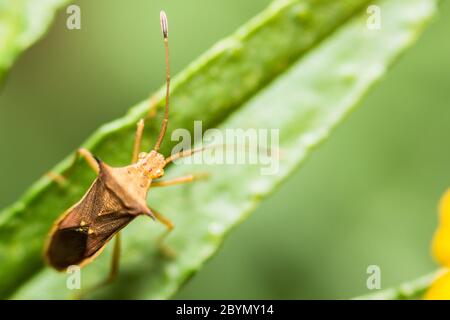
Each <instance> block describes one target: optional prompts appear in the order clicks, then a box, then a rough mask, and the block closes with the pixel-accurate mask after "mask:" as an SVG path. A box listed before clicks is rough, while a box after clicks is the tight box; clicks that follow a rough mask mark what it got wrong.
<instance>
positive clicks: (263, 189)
mask: <svg viewBox="0 0 450 320" xmlns="http://www.w3.org/2000/svg"><path fill="white" fill-rule="evenodd" d="M369 3H372V1H363V0H343V1H335V0H322V1H317V0H304V1H299V0H283V1H281V0H280V1H275V2H274V3H273V4H272V5H271V6H269V8H267V9H266V10H265V11H264V12H262V13H261V14H260V15H258V16H257V17H256V18H254V19H253V20H252V21H250V22H249V23H248V24H246V25H245V26H243V27H242V28H241V29H239V30H238V31H237V32H236V33H235V34H234V35H232V36H231V37H229V38H228V39H225V40H224V41H221V42H219V43H218V44H217V45H216V46H215V47H214V48H212V49H211V50H210V51H208V52H207V53H206V54H205V55H204V56H202V57H201V58H199V60H198V61H196V62H194V63H193V64H192V65H191V66H190V67H188V68H187V69H186V70H185V71H184V72H182V73H181V74H180V75H179V76H177V77H176V79H175V81H174V88H173V91H172V92H173V93H172V96H171V98H172V105H173V108H172V110H171V121H170V126H169V132H171V131H172V130H173V129H176V128H187V129H188V130H189V131H191V132H192V130H193V122H194V121H195V120H200V121H202V124H203V129H204V130H206V129H208V128H214V127H216V128H219V129H221V130H225V129H226V128H243V129H247V128H265V129H279V139H280V149H281V157H280V159H279V160H280V161H279V170H278V172H277V174H275V175H261V172H260V169H261V167H262V165H261V166H256V165H246V166H243V165H221V166H196V165H185V166H178V165H177V166H171V167H170V168H168V170H167V173H168V175H169V176H171V177H175V176H180V175H182V174H184V173H187V172H193V171H194V172H195V171H197V172H198V171H207V172H209V173H211V178H210V179H209V180H208V181H205V182H198V183H195V184H191V185H185V186H176V187H170V188H164V189H154V190H151V192H150V196H149V199H148V202H149V204H150V206H152V207H154V208H156V209H158V211H161V212H163V213H164V214H165V215H167V216H168V217H169V218H170V219H172V220H173V221H174V222H175V224H176V227H175V230H174V231H173V233H172V234H171V235H170V236H169V237H168V238H167V245H168V246H169V247H170V248H171V249H172V250H174V251H175V252H176V254H177V255H176V258H175V259H173V260H168V259H165V258H163V257H161V256H160V255H159V251H158V249H157V246H156V245H155V242H156V239H157V237H158V236H159V235H160V234H161V233H162V232H163V230H164V228H163V227H162V226H161V225H159V224H156V223H152V222H151V221H149V220H148V219H145V218H144V217H142V219H141V218H138V219H137V220H136V221H134V222H133V223H132V224H130V225H129V226H128V227H127V228H126V229H125V231H124V234H123V240H124V241H123V255H122V258H123V259H122V263H121V272H120V276H119V279H118V281H116V282H115V283H114V284H113V285H110V286H108V287H106V288H104V289H103V290H101V291H98V292H96V293H95V295H94V296H95V297H97V298H98V297H101V298H141V299H142V298H145V299H153V298H160V299H164V298H168V297H170V296H172V295H173V294H174V293H175V292H176V291H177V289H178V288H179V286H180V285H181V284H182V283H184V282H185V281H186V280H187V279H188V278H189V277H190V276H192V275H193V274H194V273H195V272H196V271H197V270H199V268H200V267H201V266H202V264H203V263H204V262H205V261H206V260H207V259H208V258H209V257H211V255H212V254H214V252H215V251H216V250H217V249H218V247H219V246H220V244H221V243H222V241H223V239H224V237H225V235H226V234H227V233H228V232H229V231H230V230H231V229H232V228H233V227H235V226H236V225H237V224H239V223H240V222H242V221H243V220H244V219H245V218H246V217H247V216H248V215H249V214H250V212H251V211H252V209H253V208H254V207H255V206H256V205H257V204H258V203H259V201H260V200H261V198H262V197H264V196H266V195H267V194H269V193H270V192H271V191H273V189H274V188H275V187H276V186H277V185H278V184H279V183H280V182H281V181H282V180H283V179H285V178H286V177H287V176H288V175H289V174H290V173H291V172H292V171H293V170H294V169H295V168H296V167H297V166H298V165H299V164H300V163H301V162H302V161H303V160H304V159H305V157H306V156H307V155H308V154H309V152H310V151H311V150H312V148H313V147H315V146H316V145H317V144H318V143H320V142H321V141H323V140H324V139H325V138H326V137H327V136H328V135H329V134H330V131H331V129H333V128H334V127H335V126H336V125H337V124H338V123H339V122H340V121H342V119H343V118H344V117H345V116H346V115H347V114H348V113H349V111H350V110H351V109H352V108H353V107H354V106H355V105H356V104H357V103H358V102H360V100H361V99H362V97H363V96H364V94H365V93H366V92H367V91H368V89H369V88H370V87H371V86H372V85H373V84H374V83H375V82H376V81H377V80H378V79H380V78H381V76H382V75H383V74H384V73H385V71H386V70H387V68H388V67H389V66H390V65H391V64H392V62H393V61H394V60H395V58H396V57H398V55H399V54H400V53H402V52H403V51H404V50H405V49H406V48H407V47H408V46H409V45H410V44H411V43H412V42H413V41H414V40H415V39H416V37H417V36H418V34H419V32H420V31H421V30H422V28H423V26H424V25H425V22H427V21H428V20H429V18H430V17H431V16H432V15H433V13H434V12H435V10H436V4H437V0H412V1H408V4H407V5H406V4H405V3H404V2H400V1H392V0H391V1H380V2H378V5H379V6H380V7H381V9H382V19H383V20H382V28H381V30H368V28H367V27H366V20H367V17H368V15H367V13H366V8H367V6H368V4H369ZM172 32H182V31H177V30H172ZM174 58H175V59H176V57H174ZM157 97H158V100H159V101H160V103H159V104H158V108H161V107H162V98H163V90H160V91H159V92H158V93H157ZM147 105H148V102H147V101H145V102H143V103H141V104H139V105H138V106H136V107H135V108H132V109H131V111H130V112H129V114H128V115H127V116H125V117H124V118H122V119H119V120H117V121H115V122H113V123H110V124H108V125H105V126H103V127H102V128H100V129H99V130H98V131H97V132H96V133H95V134H94V135H93V136H92V137H91V138H90V139H89V140H88V141H87V142H86V144H85V145H84V146H85V147H87V148H89V149H90V150H91V151H92V152H93V153H94V154H96V155H98V156H99V157H100V158H102V159H103V160H104V161H106V162H107V163H110V164H112V165H116V166H118V165H124V164H126V163H127V162H129V158H130V152H131V147H132V143H133V132H134V127H135V123H136V121H137V120H138V119H139V118H140V117H142V116H143V115H145V114H146V113H147ZM160 120H161V114H158V116H157V117H156V119H154V120H152V121H148V126H147V130H146V133H145V137H146V140H145V146H146V148H149V147H150V146H151V145H152V142H154V138H155V137H156V135H157V132H158V130H159V126H160ZM149 137H152V139H150V138H149ZM175 143H176V142H173V141H172V142H170V143H169V139H166V142H165V145H164V148H163V150H162V151H163V153H165V154H168V153H169V152H170V150H171V148H172V147H173V146H174V145H175ZM69 162H70V159H69V158H68V159H66V160H65V161H64V162H62V163H61V164H60V165H59V166H58V167H57V168H56V169H55V171H56V172H65V170H66V169H67V167H68V164H69ZM69 179H70V186H69V187H68V188H67V189H66V190H62V189H61V188H60V187H58V186H56V185H55V184H53V183H51V182H50V181H49V180H48V179H45V178H43V179H42V180H40V181H38V182H37V183H36V184H35V185H34V186H33V187H32V188H31V190H29V191H28V192H27V194H26V195H25V196H24V198H23V199H22V200H20V201H18V202H17V203H16V204H14V205H13V206H12V207H10V208H8V209H6V210H5V211H4V212H3V213H1V214H0V261H1V266H0V291H1V295H2V296H3V297H13V298H40V299H47V298H69V297H71V296H72V293H73V292H71V291H69V290H68V289H67V288H66V286H65V284H66V278H67V275H66V274H57V273H56V272H55V271H53V270H51V269H49V268H47V267H44V265H43V262H42V259H41V256H40V252H41V250H42V246H43V242H44V239H45V236H46V233H47V232H48V230H49V228H50V226H51V225H52V222H53V221H54V220H55V219H56V218H57V217H58V215H59V214H60V213H61V212H63V211H64V209H66V208H67V207H69V206H70V205H72V204H73V203H74V202H76V201H77V200H79V198H80V197H81V196H82V195H83V193H84V192H85V191H86V189H87V188H88V186H89V184H90V183H91V182H92V180H93V179H94V176H93V174H92V173H91V172H90V171H89V169H88V168H87V166H86V165H84V164H82V163H81V162H80V163H78V164H77V166H76V168H75V170H74V171H71V174H70V176H69ZM277 214H279V215H280V217H282V214H283V212H282V211H280V212H278V213H277ZM261 236H270V237H273V236H277V235H261ZM243 245H245V244H243ZM110 251H111V247H110V246H109V247H108V248H107V249H106V250H105V251H104V252H103V253H102V255H101V256H100V257H99V258H98V259H97V260H96V261H95V262H93V263H92V264H90V265H88V266H87V267H86V268H84V269H83V271H82V285H83V287H84V288H86V287H89V286H90V285H93V284H95V283H97V282H99V281H101V280H102V278H103V277H106V275H107V271H108V267H109V258H110V254H111V252H110ZM236 263H239V262H236ZM18 286H21V287H20V288H19V289H17V287H18Z"/></svg>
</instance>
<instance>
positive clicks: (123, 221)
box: [47, 151, 165, 270]
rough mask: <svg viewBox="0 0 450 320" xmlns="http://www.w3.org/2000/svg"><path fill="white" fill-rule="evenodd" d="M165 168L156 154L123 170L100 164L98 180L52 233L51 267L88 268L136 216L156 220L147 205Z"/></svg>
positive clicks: (61, 268) (150, 154) (50, 243)
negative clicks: (157, 179)
mask: <svg viewBox="0 0 450 320" xmlns="http://www.w3.org/2000/svg"><path fill="white" fill-rule="evenodd" d="M164 165H165V162H164V157H163V156H162V155H161V154H159V153H157V152H155V151H152V152H150V153H148V154H144V155H142V157H141V159H140V160H139V161H138V162H137V163H136V164H132V165H129V166H126V167H122V168H112V167H110V166H108V165H107V164H105V163H103V162H102V161H98V166H99V175H98V177H97V179H96V180H95V181H94V183H93V184H92V186H91V187H90V189H89V191H88V192H87V193H86V195H85V196H84V197H83V199H81V201H80V202H78V203H77V204H76V205H75V206H73V207H72V208H70V209H69V210H68V211H67V212H66V213H65V214H63V217H62V219H61V220H60V221H58V222H57V223H56V225H55V227H54V229H53V230H52V232H51V233H50V234H51V240H50V242H49V245H48V248H47V260H48V262H49V263H50V265H52V266H53V267H55V268H56V269H58V270H64V269H66V268H67V267H69V266H71V265H79V266H81V265H84V264H85V263H86V262H89V261H90V260H92V258H94V257H95V256H96V255H97V254H98V253H100V252H101V250H102V249H103V248H104V247H105V245H106V243H107V242H108V241H109V240H110V239H111V238H112V237H113V236H114V235H115V234H116V233H117V232H118V231H120V229H122V228H123V227H125V226H126V225H127V224H128V223H130V222H131V221H132V220H133V219H134V218H135V217H137V216H138V215H141V214H145V215H148V216H150V217H152V218H154V214H153V212H152V211H151V210H150V209H149V208H148V207H147V204H146V197H147V191H148V189H149V187H150V185H151V182H152V180H153V179H155V178H159V177H160V176H162V174H163V167H164Z"/></svg>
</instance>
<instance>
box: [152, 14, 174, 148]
mask: <svg viewBox="0 0 450 320" xmlns="http://www.w3.org/2000/svg"><path fill="white" fill-rule="evenodd" d="M160 21H161V31H162V34H163V37H164V49H165V51H166V108H165V112H164V119H163V122H162V125H161V131H160V132H159V136H158V140H157V141H156V144H155V147H154V148H153V150H155V151H158V150H159V148H160V146H161V143H162V141H163V139H164V135H165V134H166V130H167V124H168V122H169V95H170V63H169V24H168V22H167V16H166V13H165V12H164V11H161V13H160Z"/></svg>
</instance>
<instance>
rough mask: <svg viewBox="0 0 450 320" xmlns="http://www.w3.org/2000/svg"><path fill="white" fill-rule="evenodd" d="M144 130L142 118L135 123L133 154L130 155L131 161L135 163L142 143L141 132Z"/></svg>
mask: <svg viewBox="0 0 450 320" xmlns="http://www.w3.org/2000/svg"><path fill="white" fill-rule="evenodd" d="M143 132H144V119H141V120H139V121H138V123H137V128H136V137H135V138H134V147H133V155H132V157H131V163H135V162H136V161H137V160H138V156H139V152H140V150H141V144H142V134H143Z"/></svg>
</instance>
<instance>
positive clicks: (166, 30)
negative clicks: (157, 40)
mask: <svg viewBox="0 0 450 320" xmlns="http://www.w3.org/2000/svg"><path fill="white" fill-rule="evenodd" d="M159 19H160V21H161V31H162V33H163V36H164V39H167V37H168V35H169V23H168V22H167V15H166V13H165V12H164V10H161V12H160V14H159Z"/></svg>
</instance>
